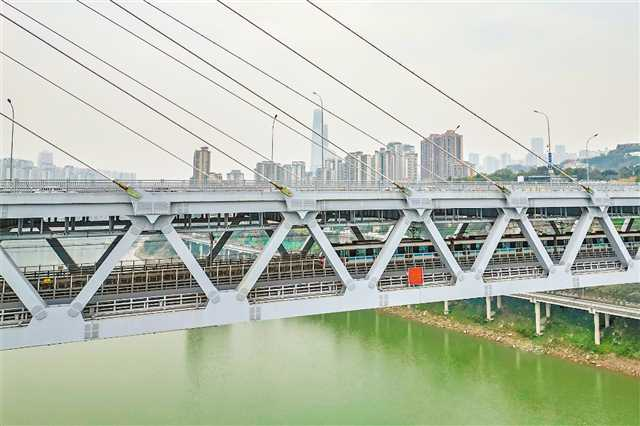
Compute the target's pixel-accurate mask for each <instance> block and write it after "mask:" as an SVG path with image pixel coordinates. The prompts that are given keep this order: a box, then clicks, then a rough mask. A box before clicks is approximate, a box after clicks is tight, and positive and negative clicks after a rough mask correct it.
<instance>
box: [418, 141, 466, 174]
mask: <svg viewBox="0 0 640 426" xmlns="http://www.w3.org/2000/svg"><path fill="white" fill-rule="evenodd" d="M434 145H435V146H434ZM436 146H437V147H440V148H441V149H438V148H437V147H436ZM443 150H444V151H448V152H449V153H450V154H451V155H452V156H454V157H455V158H458V159H460V160H462V158H463V143H462V135H460V134H458V133H456V132H455V131H454V130H447V131H446V132H444V133H443V134H436V133H432V134H431V135H430V136H429V137H428V138H427V139H425V140H423V141H422V142H421V143H420V164H421V166H422V169H423V170H422V180H439V177H440V178H443V179H448V178H458V177H464V176H468V168H467V167H465V166H463V165H461V164H460V163H459V162H457V161H455V160H454V159H453V158H451V156H450V155H447V154H446V153H444V152H443Z"/></svg>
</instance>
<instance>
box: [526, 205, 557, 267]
mask: <svg viewBox="0 0 640 426" xmlns="http://www.w3.org/2000/svg"><path fill="white" fill-rule="evenodd" d="M518 224H519V225H520V230H521V231H522V234H523V235H524V237H525V238H526V239H527V242H528V243H529V247H530V248H531V250H533V253H534V254H535V255H536V258H537V259H538V262H540V264H541V265H542V267H543V268H544V269H545V271H547V272H550V271H551V269H552V268H553V260H551V256H549V253H548V252H547V250H546V249H545V248H544V244H543V243H542V240H540V237H539V236H538V233H537V232H536V230H535V228H534V227H533V224H532V223H531V221H530V220H529V218H528V217H527V214H526V212H523V213H521V214H520V216H519V217H518Z"/></svg>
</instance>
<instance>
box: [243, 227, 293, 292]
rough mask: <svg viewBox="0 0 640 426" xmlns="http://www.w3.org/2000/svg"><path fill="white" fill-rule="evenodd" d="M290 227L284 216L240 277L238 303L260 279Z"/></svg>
mask: <svg viewBox="0 0 640 426" xmlns="http://www.w3.org/2000/svg"><path fill="white" fill-rule="evenodd" d="M292 225H293V224H292V222H291V220H290V219H289V218H288V217H286V216H285V217H284V219H283V220H282V222H281V223H280V225H278V227H277V228H276V230H275V231H274V232H273V235H271V238H269V241H267V244H266V245H265V246H264V249H263V250H262V252H261V253H260V254H259V255H258V257H257V258H256V259H255V260H254V262H253V263H252V264H251V266H250V267H249V270H248V271H247V273H246V274H244V277H242V280H241V281H240V284H238V288H237V298H238V300H239V301H243V300H245V299H246V297H247V295H248V294H249V292H250V291H251V289H252V288H253V287H254V286H255V284H256V282H257V281H258V279H259V278H260V275H261V274H262V272H263V271H264V269H265V268H266V267H267V265H268V264H269V261H270V260H271V259H272V258H273V256H274V255H275V254H276V252H277V251H278V247H280V244H282V242H283V241H284V240H285V238H287V234H289V231H290V230H291V227H292Z"/></svg>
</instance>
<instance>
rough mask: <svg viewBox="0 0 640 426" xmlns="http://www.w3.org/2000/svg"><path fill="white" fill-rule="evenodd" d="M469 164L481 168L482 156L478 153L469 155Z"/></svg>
mask: <svg viewBox="0 0 640 426" xmlns="http://www.w3.org/2000/svg"><path fill="white" fill-rule="evenodd" d="M469 162H470V163H471V164H473V165H474V166H476V167H479V166H480V154H478V153H477V152H471V153H469Z"/></svg>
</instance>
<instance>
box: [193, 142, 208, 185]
mask: <svg viewBox="0 0 640 426" xmlns="http://www.w3.org/2000/svg"><path fill="white" fill-rule="evenodd" d="M193 168H194V170H193V176H191V181H192V182H194V183H202V182H206V181H207V180H208V178H209V174H210V173H211V152H210V151H209V148H208V147H206V146H203V147H202V148H200V149H199V150H197V151H195V152H194V153H193ZM196 169H198V170H200V171H202V172H204V173H206V174H207V176H203V175H202V173H200V171H198V170H196Z"/></svg>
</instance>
